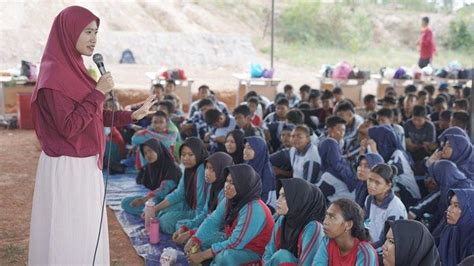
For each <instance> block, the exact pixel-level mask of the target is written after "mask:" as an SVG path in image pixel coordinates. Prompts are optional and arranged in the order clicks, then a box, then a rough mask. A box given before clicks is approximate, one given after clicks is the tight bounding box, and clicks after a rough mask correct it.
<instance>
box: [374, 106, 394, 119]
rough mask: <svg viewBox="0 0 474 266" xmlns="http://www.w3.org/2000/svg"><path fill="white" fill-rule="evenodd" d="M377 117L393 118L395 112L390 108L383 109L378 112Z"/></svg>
mask: <svg viewBox="0 0 474 266" xmlns="http://www.w3.org/2000/svg"><path fill="white" fill-rule="evenodd" d="M377 116H383V117H388V118H392V117H393V111H392V109H390V108H382V109H380V110H378V111H377Z"/></svg>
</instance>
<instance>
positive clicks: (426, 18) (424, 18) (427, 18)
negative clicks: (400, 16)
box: [421, 17, 430, 24]
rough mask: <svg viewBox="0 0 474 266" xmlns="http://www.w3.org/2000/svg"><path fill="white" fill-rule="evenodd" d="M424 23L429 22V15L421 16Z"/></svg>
mask: <svg viewBox="0 0 474 266" xmlns="http://www.w3.org/2000/svg"><path fill="white" fill-rule="evenodd" d="M421 20H422V21H423V22H424V23H425V24H430V18H429V17H423V18H422V19H421Z"/></svg>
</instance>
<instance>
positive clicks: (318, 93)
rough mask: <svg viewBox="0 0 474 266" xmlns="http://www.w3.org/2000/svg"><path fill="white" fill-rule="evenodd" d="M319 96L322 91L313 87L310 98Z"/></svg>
mask: <svg viewBox="0 0 474 266" xmlns="http://www.w3.org/2000/svg"><path fill="white" fill-rule="evenodd" d="M318 97H321V92H320V91H319V90H316V89H311V91H310V92H309V99H310V100H311V99H314V98H318Z"/></svg>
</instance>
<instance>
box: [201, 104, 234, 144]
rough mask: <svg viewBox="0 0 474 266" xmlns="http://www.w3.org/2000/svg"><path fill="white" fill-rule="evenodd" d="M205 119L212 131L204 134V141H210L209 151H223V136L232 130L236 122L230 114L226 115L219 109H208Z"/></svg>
mask: <svg viewBox="0 0 474 266" xmlns="http://www.w3.org/2000/svg"><path fill="white" fill-rule="evenodd" d="M205 120H206V123H207V125H208V126H210V127H212V131H211V132H208V133H206V135H205V136H204V139H203V140H204V143H210V146H211V147H210V150H211V151H214V152H215V151H225V147H224V143H225V137H226V136H227V134H228V133H229V132H231V131H232V130H234V129H235V128H236V126H237V123H236V121H235V119H234V117H232V116H231V115H226V114H224V113H222V112H221V111H219V110H216V109H210V110H208V111H207V112H206V114H205Z"/></svg>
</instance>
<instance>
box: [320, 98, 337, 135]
mask: <svg viewBox="0 0 474 266" xmlns="http://www.w3.org/2000/svg"><path fill="white" fill-rule="evenodd" d="M321 104H322V108H321V112H320V113H319V115H318V118H319V121H320V125H319V128H324V126H325V124H324V122H325V121H326V119H327V118H328V117H329V116H331V115H332V114H333V107H334V95H333V94H332V92H331V91H324V92H323V94H322V95H321Z"/></svg>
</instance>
